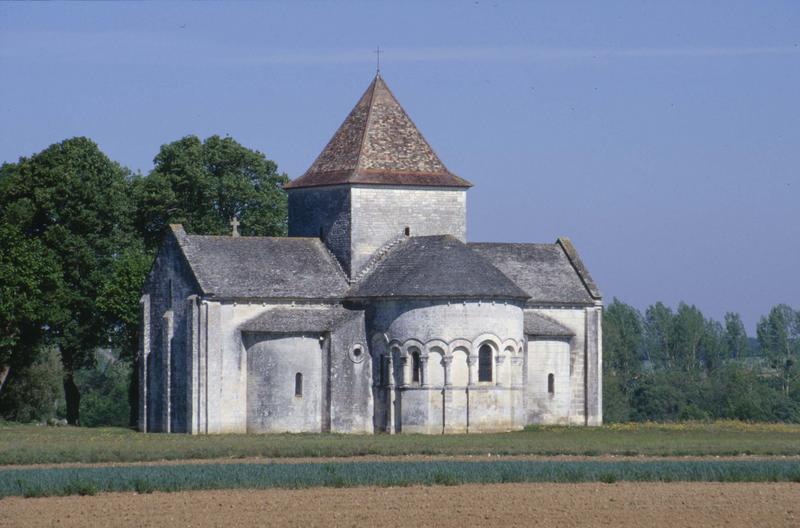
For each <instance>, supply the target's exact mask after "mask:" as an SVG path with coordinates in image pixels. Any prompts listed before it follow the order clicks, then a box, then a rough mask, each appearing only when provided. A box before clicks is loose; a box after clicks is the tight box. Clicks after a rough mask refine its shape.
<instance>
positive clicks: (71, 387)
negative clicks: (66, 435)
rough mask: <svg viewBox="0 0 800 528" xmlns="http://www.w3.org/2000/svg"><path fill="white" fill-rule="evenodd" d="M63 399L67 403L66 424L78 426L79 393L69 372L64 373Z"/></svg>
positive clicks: (72, 375)
mask: <svg viewBox="0 0 800 528" xmlns="http://www.w3.org/2000/svg"><path fill="white" fill-rule="evenodd" d="M64 398H65V399H66V401H67V423H68V424H70V425H79V422H80V407H81V393H80V391H78V386H77V385H76V384H75V377H74V374H73V372H72V371H71V370H66V371H64Z"/></svg>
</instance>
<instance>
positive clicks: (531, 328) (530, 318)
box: [523, 310, 575, 337]
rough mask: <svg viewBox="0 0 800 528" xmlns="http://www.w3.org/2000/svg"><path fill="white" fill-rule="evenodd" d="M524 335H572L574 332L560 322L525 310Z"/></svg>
mask: <svg viewBox="0 0 800 528" xmlns="http://www.w3.org/2000/svg"><path fill="white" fill-rule="evenodd" d="M523 325H524V329H525V335H532V336H542V337H572V336H574V335H575V332H573V331H572V330H570V329H569V328H567V327H566V326H564V325H562V324H561V323H559V322H557V321H555V320H553V319H551V318H549V317H547V316H544V315H541V314H537V313H534V312H531V311H529V310H525V320H524V323H523Z"/></svg>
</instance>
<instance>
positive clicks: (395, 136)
mask: <svg viewBox="0 0 800 528" xmlns="http://www.w3.org/2000/svg"><path fill="white" fill-rule="evenodd" d="M348 183H349V184H359V183H360V184H377V185H414V186H437V187H471V186H472V184H471V183H469V182H468V181H467V180H464V179H462V178H459V177H458V176H456V175H455V174H453V173H451V172H450V171H449V170H447V167H445V165H444V163H442V161H441V160H440V159H439V157H438V156H437V155H436V153H435V152H434V151H433V149H432V148H431V147H430V145H429V144H428V142H427V141H426V140H425V138H424V137H423V136H422V134H421V133H420V132H419V130H418V129H417V127H416V126H415V125H414V123H413V122H412V121H411V119H410V118H409V117H408V115H407V114H406V112H405V110H403V107H402V106H400V103H398V102H397V99H395V97H394V95H393V94H392V92H391V91H390V90H389V87H388V86H386V83H385V82H384V81H383V79H382V78H381V76H380V75H377V76H376V77H375V79H374V80H373V81H372V83H371V84H370V85H369V87H368V88H367V91H366V92H364V95H363V96H361V99H360V100H359V101H358V103H357V104H356V106H355V107H354V108H353V110H352V111H351V112H350V114H349V115H348V116H347V118H346V119H345V120H344V123H342V125H341V126H340V127H339V129H338V130H337V131H336V133H335V134H334V135H333V138H332V139H331V140H330V141H329V142H328V145H327V146H326V147H325V148H324V149H323V151H322V153H321V154H320V155H319V156H318V157H317V159H316V161H314V163H313V164H312V165H311V167H310V168H309V169H308V170H307V171H306V173H305V174H303V175H302V176H300V177H299V178H297V179H295V180H293V181H291V182H289V183H288V184H286V185H285V186H284V188H285V189H296V188H300V187H316V186H322V185H339V184H348Z"/></svg>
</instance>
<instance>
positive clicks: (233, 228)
mask: <svg viewBox="0 0 800 528" xmlns="http://www.w3.org/2000/svg"><path fill="white" fill-rule="evenodd" d="M230 224H231V236H235V237H238V236H239V230H238V229H237V228H238V227H239V219H238V218H236V215H234V216H233V218H231V221H230Z"/></svg>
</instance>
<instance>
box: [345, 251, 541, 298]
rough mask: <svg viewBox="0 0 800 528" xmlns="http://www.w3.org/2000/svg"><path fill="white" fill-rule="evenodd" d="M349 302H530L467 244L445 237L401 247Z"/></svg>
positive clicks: (356, 288)
mask: <svg viewBox="0 0 800 528" xmlns="http://www.w3.org/2000/svg"><path fill="white" fill-rule="evenodd" d="M348 296H349V297H351V298H368V297H369V298H375V297H380V298H400V297H417V298H419V297H423V298H426V297H439V298H441V297H452V298H476V299H526V298H527V297H528V294H527V293H526V292H525V291H523V290H522V289H520V288H519V287H518V286H517V285H516V284H514V283H513V282H512V281H511V280H510V279H509V278H508V277H506V276H505V275H503V273H501V272H500V271H499V270H498V269H497V268H495V267H494V266H492V265H491V264H490V263H489V262H488V261H487V260H486V259H484V258H483V257H481V256H480V255H479V254H478V253H476V252H474V251H470V249H469V248H468V247H467V245H466V244H464V243H463V242H461V241H460V240H458V239H457V238H455V237H453V236H450V235H441V236H422V237H409V238H408V239H406V240H404V241H402V242H400V243H399V244H397V246H395V248H393V249H392V251H390V252H389V253H388V254H387V255H386V256H385V257H384V258H383V259H382V260H380V261H379V262H378V263H377V264H376V265H375V267H374V269H373V270H372V271H371V272H370V273H369V274H367V275H366V277H365V278H364V279H362V280H361V282H360V283H358V284H357V285H355V286H354V287H353V288H352V289H351V291H350V293H349V295H348Z"/></svg>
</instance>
